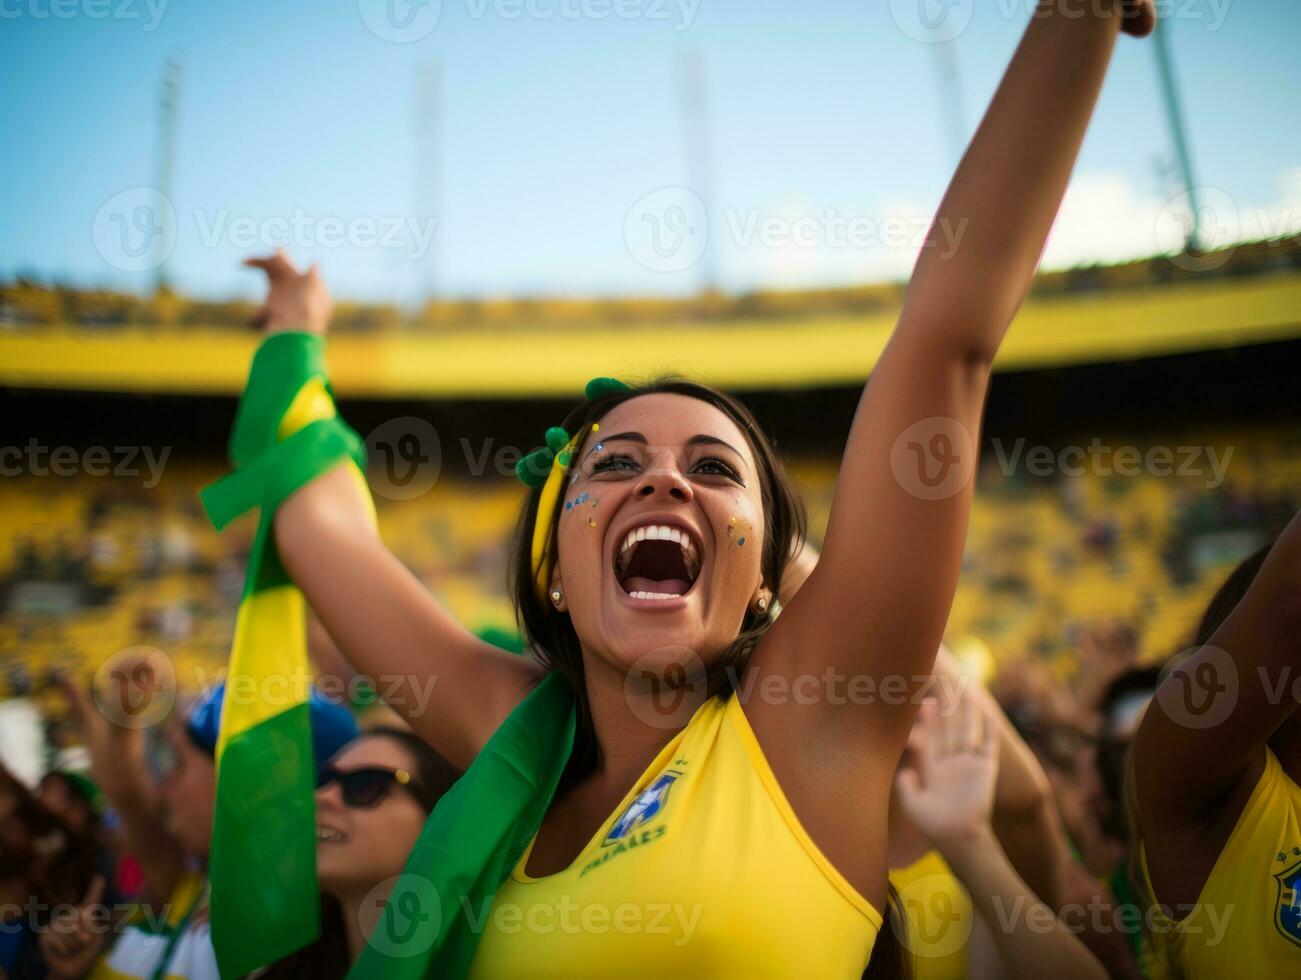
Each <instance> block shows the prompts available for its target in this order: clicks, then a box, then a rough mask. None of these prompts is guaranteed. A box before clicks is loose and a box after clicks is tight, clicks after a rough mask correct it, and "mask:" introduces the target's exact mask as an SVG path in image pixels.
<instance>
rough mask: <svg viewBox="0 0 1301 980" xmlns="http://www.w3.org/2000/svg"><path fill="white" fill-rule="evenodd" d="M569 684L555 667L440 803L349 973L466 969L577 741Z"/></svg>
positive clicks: (386, 977) (403, 974)
mask: <svg viewBox="0 0 1301 980" xmlns="http://www.w3.org/2000/svg"><path fill="white" fill-rule="evenodd" d="M574 705H575V703H574V697H573V693H572V691H571V690H570V687H569V682H568V681H567V680H565V678H564V677H563V676H561V675H560V674H554V673H553V674H549V675H548V676H547V677H546V678H544V679H543V681H542V683H540V684H539V685H538V686H537V687H536V688H535V689H534V690H533V691H532V692H531V693H530V694H529V696H528V697H526V698H525V699H524V701H523V702H521V703H520V705H519V706H518V707H517V708H516V709H515V710H514V711H512V712H511V714H510V716H509V717H507V719H506V720H505V721H504V722H502V724H501V726H500V727H499V728H498V729H497V731H496V732H494V733H493V736H492V738H491V739H489V740H488V744H487V745H485V746H484V747H483V750H482V751H481V752H480V753H479V754H478V756H477V757H476V758H475V760H474V762H473V763H471V764H470V768H469V769H467V770H466V772H465V775H463V776H462V777H461V778H460V779H459V780H458V781H457V782H456V785H454V786H453V787H452V788H451V790H449V791H448V792H447V794H446V795H445V796H444V797H443V798H442V799H441V800H440V801H439V802H438V805H437V806H436V807H435V808H434V812H433V813H432V814H430V817H429V820H428V822H427V823H426V824H425V828H424V830H423V831H421V834H420V838H419V840H417V842H416V845H415V847H414V848H413V849H412V851H411V857H410V858H409V859H408V861H407V864H406V869H405V870H404V872H403V874H402V876H401V877H400V878H399V879H398V881H397V884H396V885H395V887H394V889H393V892H392V894H391V895H390V896H389V900H388V903H387V905H386V906H385V908H384V912H383V916H382V918H381V919H380V920H379V921H378V922H377V923H376V924H375V927H374V929H373V930H372V932H371V936H370V942H369V943H368V945H367V947H366V949H365V951H364V952H363V953H362V955H361V958H360V959H359V960H358V961H357V962H356V963H355V964H354V965H353V968H352V970H351V972H349V974H348V977H349V980H374V978H382V980H435V978H438V980H444V978H447V980H455V978H459V977H464V976H465V975H466V973H467V972H468V971H469V968H470V962H471V961H472V960H473V958H474V951H475V948H476V947H477V946H478V943H479V935H480V933H479V930H476V929H475V927H474V926H475V924H477V925H478V926H479V927H480V929H481V928H482V924H483V922H484V921H485V920H486V917H487V914H488V912H489V910H490V909H491V907H492V900H493V896H494V895H495V894H496V893H497V889H498V887H499V886H500V885H501V883H502V882H503V881H504V880H505V879H506V876H507V875H509V874H510V872H511V870H512V868H514V866H515V864H516V863H517V862H518V861H519V859H520V856H521V855H522V854H523V853H524V849H525V848H526V847H527V846H528V843H529V841H530V840H532V839H533V835H534V834H536V833H537V829H538V827H539V826H541V824H542V818H543V816H544V815H545V814H546V812H547V808H548V807H549V806H550V805H551V799H552V797H553V796H554V795H555V792H556V787H557V786H558V785H559V783H560V777H561V775H562V774H563V773H564V771H565V765H566V764H567V763H568V761H569V755H570V752H571V751H572V750H573V744H574V728H575V706H574Z"/></svg>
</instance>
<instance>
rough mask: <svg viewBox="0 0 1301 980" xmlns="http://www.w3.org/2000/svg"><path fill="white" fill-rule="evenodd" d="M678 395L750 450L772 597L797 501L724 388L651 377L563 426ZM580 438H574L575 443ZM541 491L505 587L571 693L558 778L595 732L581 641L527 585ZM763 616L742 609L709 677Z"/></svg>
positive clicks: (792, 543) (523, 525)
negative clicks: (735, 433)
mask: <svg viewBox="0 0 1301 980" xmlns="http://www.w3.org/2000/svg"><path fill="white" fill-rule="evenodd" d="M657 394H670V395H683V396H685V397H687V398H695V399H697V400H698V401H702V402H705V403H706V404H708V405H713V406H714V407H715V408H716V409H718V410H719V411H720V412H722V413H723V414H724V415H726V416H727V417H728V418H730V419H731V420H732V421H733V422H735V423H736V426H737V428H739V429H740V430H741V431H742V432H743V433H745V437H746V441H747V442H748V443H749V445H750V450H751V452H752V453H753V454H754V459H755V464H756V467H757V469H758V475H759V489H760V492H761V495H762V500H763V514H764V527H765V532H764V541H763V557H762V567H763V574H764V579H765V581H766V582H767V583H768V586H769V588H771V589H772V592H773V597H774V599H778V598H779V595H778V589H779V588H780V585H781V580H782V572H783V571H784V570H785V568H786V565H787V563H788V562H789V561H790V559H791V558H792V557H793V556H794V555H795V554H796V553H798V551H799V548H800V546H801V545H802V544H803V542H804V535H805V517H804V506H803V504H802V502H801V501H800V496H799V493H798V491H797V490H796V489H795V486H794V484H792V483H791V481H790V478H789V477H788V476H787V475H786V471H785V469H784V467H783V466H782V463H781V459H780V457H778V455H777V451H776V449H775V447H774V445H773V443H772V441H771V440H770V439H769V438H768V436H767V435H766V434H765V433H764V431H763V430H762V429H761V428H760V426H759V423H758V421H757V420H756V419H755V417H754V415H752V414H751V412H750V410H749V409H748V408H746V407H745V406H744V405H743V404H741V402H739V401H738V400H737V399H735V398H733V397H732V396H731V395H728V394H725V393H724V392H721V391H718V390H717V389H714V388H710V387H708V386H707V385H702V384H696V383H695V382H691V381H684V380H682V379H679V378H658V379H655V380H652V381H649V382H647V383H646V384H642V385H637V386H635V387H632V388H629V389H628V390H627V391H617V392H613V393H611V394H607V395H604V396H602V397H600V398H596V399H593V400H591V401H587V402H584V403H583V404H581V405H579V406H578V407H577V408H576V409H574V410H573V411H572V412H570V413H569V415H568V417H567V418H566V419H565V421H564V424H563V427H564V429H565V431H566V432H569V433H585V432H589V431H590V430H591V426H592V423H594V422H599V421H600V420H601V419H603V418H604V417H605V416H606V415H607V414H608V413H609V412H610V411H611V410H612V409H613V408H615V407H616V406H618V405H622V404H623V403H624V402H626V401H630V400H632V399H633V398H639V397H641V396H642V395H657ZM581 448H582V446H581V444H580V446H579V449H580V450H581ZM541 495H542V491H541V489H540V488H535V489H533V490H532V491H530V492H529V495H528V498H527V499H526V501H525V504H524V510H523V512H522V514H521V516H520V521H519V526H518V528H517V533H516V544H515V558H514V561H513V563H512V566H511V583H510V587H511V592H512V594H513V596H514V602H515V614H516V619H517V620H518V622H519V626H520V629H521V631H522V632H523V633H524V636H525V637H526V638H527V640H528V642H529V645H530V646H531V647H532V648H533V652H534V655H535V656H536V657H537V658H538V659H539V660H540V661H541V663H542V665H543V666H544V667H547V668H548V669H550V670H555V671H559V672H560V673H561V674H563V675H564V676H565V678H566V679H567V680H568V681H569V684H570V686H571V687H572V688H573V690H574V695H575V697H576V698H577V700H578V705H579V712H578V733H577V735H576V737H575V739H574V752H573V755H572V756H571V757H570V767H569V770H568V771H567V772H566V780H567V781H569V780H572V779H573V778H576V777H577V776H580V775H582V774H583V773H586V772H588V771H590V770H591V768H592V766H594V765H595V763H596V755H597V745H596V736H595V733H594V731H593V730H592V718H591V712H590V710H589V707H588V704H587V687H586V684H585V683H584V674H583V656H582V647H581V645H580V644H579V641H578V634H577V633H576V632H575V631H574V625H573V622H572V621H571V620H570V618H569V616H568V615H567V614H565V613H560V612H557V611H556V610H555V609H553V608H551V606H550V605H549V604H547V603H545V602H542V601H541V600H540V599H539V598H538V596H537V593H536V592H535V591H534V588H535V587H534V577H533V525H534V522H535V521H536V520H537V513H538V501H539V499H540V498H541ZM561 513H562V511H561V509H560V508H559V507H557V508H556V513H555V516H554V517H553V518H552V526H551V535H552V538H553V540H554V536H555V534H556V527H557V525H558V524H559V522H560V515H561ZM770 623H771V620H770V619H769V618H768V617H767V616H759V615H757V614H755V613H754V612H753V611H751V610H747V611H746V614H745V619H744V620H743V622H742V625H741V632H740V634H739V635H738V636H737V638H736V640H735V641H734V642H733V644H732V646H731V648H730V649H729V650H728V651H727V653H726V654H725V655H724V657H723V658H722V660H721V661H720V663H718V664H717V665H715V667H714V673H713V675H711V681H713V682H715V683H717V680H718V678H721V677H722V676H723V671H724V669H725V668H727V667H732V668H734V669H739V667H740V665H741V664H742V663H743V662H744V660H745V658H746V657H747V656H748V655H749V653H750V651H751V650H753V649H754V645H755V644H756V643H757V642H758V640H759V638H760V637H761V636H763V634H764V633H765V632H766V631H767V629H768V627H769V625H770Z"/></svg>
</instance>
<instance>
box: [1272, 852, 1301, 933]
mask: <svg viewBox="0 0 1301 980" xmlns="http://www.w3.org/2000/svg"><path fill="white" fill-rule="evenodd" d="M1274 878H1275V880H1277V881H1278V903H1277V905H1276V906H1275V910H1274V925H1276V926H1277V927H1278V931H1279V932H1281V933H1282V934H1283V935H1284V936H1286V937H1287V938H1288V939H1290V940H1291V941H1292V942H1294V943H1296V944H1297V945H1298V946H1301V861H1297V862H1296V863H1295V864H1293V865H1292V867H1290V868H1288V869H1287V870H1285V871H1280V872H1278V873H1277V874H1276V875H1274Z"/></svg>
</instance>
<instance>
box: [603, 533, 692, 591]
mask: <svg viewBox="0 0 1301 980" xmlns="http://www.w3.org/2000/svg"><path fill="white" fill-rule="evenodd" d="M638 541H674V542H676V543H677V545H678V547H680V548H681V549H682V558H683V561H684V562H685V563H686V566H687V571H688V572H690V573H691V578H692V579H693V580H694V579H695V577H696V574H697V573H698V572H699V571H700V555H699V554H697V552H696V546H695V545H694V544H693V543H692V541H691V535H689V534H687V533H686V532H685V531H683V530H682V529H681V528H676V527H667V526H665V525H662V524H652V525H649V526H646V527H639V528H635V529H634V530H631V531H629V532H628V536H627V537H626V538H624V539H623V546H622V547H621V548H620V549H619V566H620V571H622V570H623V568H625V567H626V563H627V560H628V558H629V557H630V555H629V552H630V551H631V549H632V547H633V545H635V544H636V543H637V542H638Z"/></svg>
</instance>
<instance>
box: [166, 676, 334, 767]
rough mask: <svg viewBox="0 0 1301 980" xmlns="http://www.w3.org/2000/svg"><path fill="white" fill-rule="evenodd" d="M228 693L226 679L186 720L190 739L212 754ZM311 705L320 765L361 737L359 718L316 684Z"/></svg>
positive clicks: (315, 751)
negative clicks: (327, 695)
mask: <svg viewBox="0 0 1301 980" xmlns="http://www.w3.org/2000/svg"><path fill="white" fill-rule="evenodd" d="M225 693H226V682H225V681H222V682H220V683H219V684H217V685H215V686H214V687H213V688H212V690H210V691H208V693H207V694H205V695H204V696H203V697H202V698H201V699H200V700H199V701H198V702H197V703H196V704H195V705H194V708H193V709H192V710H191V711H190V717H189V718H188V719H187V720H186V722H185V731H186V732H187V733H188V734H189V736H190V740H191V741H192V742H194V744H195V745H197V746H198V747H199V748H201V749H203V751H204V752H207V753H208V755H216V753H217V733H218V731H219V730H220V728H221V702H222V699H223V697H224V695H225ZM307 704H308V710H309V711H310V712H311V718H312V754H313V755H314V756H315V757H316V764H317V765H318V766H319V765H321V764H322V763H323V762H326V761H328V760H329V759H331V758H333V757H334V754H335V753H336V752H338V751H339V750H340V749H341V748H343V747H344V746H345V745H347V744H348V743H349V742H351V741H352V740H353V739H354V738H356V737H357V734H358V730H357V719H355V718H354V717H353V716H352V712H351V711H349V710H348V709H347V708H345V707H343V705H340V704H336V703H335V702H333V701H330V700H328V699H327V698H325V697H324V696H323V695H322V694H321V692H320V691H318V690H316V688H314V687H313V688H310V689H309V691H308V696H307Z"/></svg>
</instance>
